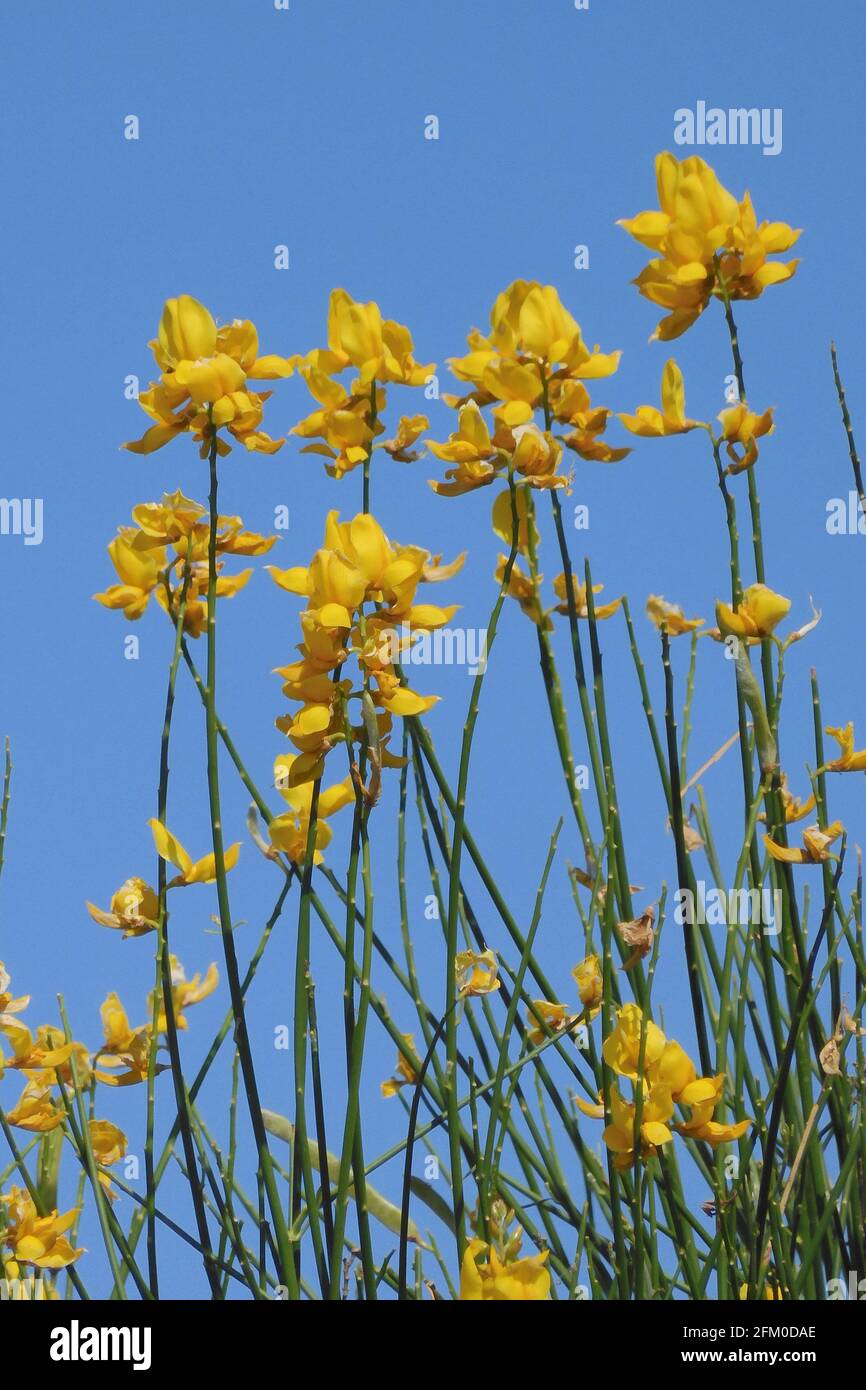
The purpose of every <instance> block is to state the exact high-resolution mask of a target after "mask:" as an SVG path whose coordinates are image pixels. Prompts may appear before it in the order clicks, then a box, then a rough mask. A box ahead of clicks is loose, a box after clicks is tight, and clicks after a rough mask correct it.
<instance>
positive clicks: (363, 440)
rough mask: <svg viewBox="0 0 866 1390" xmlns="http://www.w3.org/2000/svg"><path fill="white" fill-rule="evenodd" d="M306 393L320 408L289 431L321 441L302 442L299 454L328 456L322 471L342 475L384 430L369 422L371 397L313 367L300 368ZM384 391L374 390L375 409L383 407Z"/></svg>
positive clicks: (367, 453) (360, 460)
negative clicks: (343, 384) (307, 390)
mask: <svg viewBox="0 0 866 1390" xmlns="http://www.w3.org/2000/svg"><path fill="white" fill-rule="evenodd" d="M301 375H302V377H303V378H304V380H305V381H306V383H307V387H308V389H309V391H310V394H311V395H312V396H313V397H314V399H315V400H317V401H318V402H319V405H320V407H321V409H319V410H314V411H313V412H312V414H311V415H307V416H305V418H304V419H303V420H299V421H298V423H297V424H296V425H295V426H293V428H292V434H298V435H300V436H301V438H302V439H321V440H322V443H321V444H306V445H305V446H304V448H303V449H302V450H301V453H302V454H321V455H322V456H323V457H324V458H327V459H330V460H331V462H330V463H326V464H325V471H326V472H327V473H328V474H330V476H331V477H332V478H342V477H343V476H344V475H345V474H346V473H350V472H351V471H352V469H353V468H357V466H358V464H359V463H363V462H364V460H365V459H366V458H369V456H370V455H371V453H372V450H373V440H374V438H375V437H376V435H379V434H382V433H383V432H384V426H383V425H382V424H381V423H379V422H378V420H377V421H376V422H375V423H374V422H373V410H372V404H373V403H372V400H371V397H370V394H368V393H367V392H363V393H361V392H359V391H352V392H349V391H347V390H346V388H345V387H344V386H341V384H340V383H339V382H338V381H334V380H333V379H332V378H331V377H329V376H328V375H327V374H326V373H325V372H323V371H320V370H319V369H317V368H315V367H305V368H302V369H301ZM384 405H385V394H384V392H383V391H381V390H377V391H376V410H377V413H378V412H380V411H381V410H382V409H384Z"/></svg>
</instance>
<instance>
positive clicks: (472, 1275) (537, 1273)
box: [460, 1240, 550, 1303]
mask: <svg viewBox="0 0 866 1390" xmlns="http://www.w3.org/2000/svg"><path fill="white" fill-rule="evenodd" d="M547 1255H548V1252H547V1251H546V1250H542V1251H541V1252H540V1254H538V1255H527V1256H524V1258H523V1259H522V1260H510V1261H504V1260H502V1259H501V1258H500V1256H499V1255H498V1254H497V1252H496V1250H495V1249H493V1247H492V1246H489V1245H488V1244H487V1243H486V1242H485V1241H483V1240H470V1241H469V1243H468V1245H467V1246H466V1251H465V1253H464V1256H463V1265H462V1268H461V1270H460V1301H461V1302H464V1303H495V1302H500V1303H520V1302H524V1303H529V1302H532V1303H537V1302H543V1301H544V1300H545V1299H547V1298H549V1297H550V1274H549V1273H548V1271H547V1269H546V1268H545V1262H546V1260H547Z"/></svg>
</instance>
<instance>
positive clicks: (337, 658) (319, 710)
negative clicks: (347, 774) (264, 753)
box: [269, 512, 457, 809]
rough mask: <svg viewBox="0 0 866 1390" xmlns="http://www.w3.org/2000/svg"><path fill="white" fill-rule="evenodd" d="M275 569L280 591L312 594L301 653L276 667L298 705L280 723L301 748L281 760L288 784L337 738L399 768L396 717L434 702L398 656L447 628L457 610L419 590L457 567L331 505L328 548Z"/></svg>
mask: <svg viewBox="0 0 866 1390" xmlns="http://www.w3.org/2000/svg"><path fill="white" fill-rule="evenodd" d="M269 569H270V573H271V577H272V578H273V579H274V581H275V583H277V584H278V585H279V587H280V588H282V589H285V590H286V591H287V592H288V593H292V594H298V595H300V596H301V597H303V598H306V600H307V605H306V608H305V609H304V611H303V612H302V613H301V615H300V622H301V632H302V639H303V640H302V641H301V642H300V644H299V646H298V651H299V652H300V660H298V661H294V662H292V663H290V664H289V665H288V666H284V667H281V668H280V669H279V671H278V674H279V675H280V676H282V678H283V680H284V682H285V684H284V685H283V693H284V694H285V695H286V696H287V697H288V698H289V699H290V700H294V701H297V702H298V703H299V705H300V708H299V709H298V710H296V711H295V712H294V713H292V714H290V715H284V716H281V717H280V718H279V719H278V720H277V727H278V728H279V729H280V730H281V731H282V732H283V733H285V734H287V735H288V736H289V738H290V739H291V741H292V743H293V744H294V745H295V748H296V749H297V750H298V756H297V757H296V758H294V759H293V760H292V762H291V763H287V764H286V765H285V767H286V771H287V782H288V787H289V789H291V788H293V787H297V786H298V785H300V784H301V783H304V782H312V781H315V780H317V779H318V778H320V777H321V775H322V770H323V768H324V761H325V756H326V754H327V753H328V752H329V751H330V750H331V749H332V748H333V747H334V745H335V744H336V743H340V742H348V743H349V744H350V745H351V744H353V743H354V742H355V741H361V739H362V738H363V739H365V740H366V744H367V749H368V756H369V758H370V762H371V765H372V767H373V772H374V774H375V775H378V772H379V771H380V770H381V768H382V767H388V766H399V765H400V761H399V760H398V759H395V758H394V757H393V755H392V754H390V753H389V752H388V749H387V742H388V738H389V736H390V731H391V717H392V716H393V715H398V716H411V715H417V714H423V713H424V712H425V711H426V710H429V709H430V708H431V707H432V706H433V705H434V704H435V703H436V700H437V699H438V697H437V696H435V695H419V694H417V693H416V692H415V691H414V690H411V689H410V688H409V686H408V685H407V684H406V683H405V681H404V680H403V678H402V675H401V674H400V672H399V670H398V669H397V667H398V664H399V657H400V653H401V652H402V651H403V650H404V648H405V646H406V644H407V643H411V642H412V641H413V640H414V636H415V635H416V634H419V633H423V632H430V631H433V630H434V629H436V628H440V627H444V626H445V624H446V623H448V622H449V621H450V619H451V618H452V617H453V615H454V613H456V611H457V608H456V607H451V608H440V607H437V606H436V605H435V604H429V603H417V602H416V601H415V600H416V593H417V589H418V586H419V584H421V583H424V582H430V581H433V580H439V579H443V578H448V577H449V576H450V574H452V573H453V572H454V569H455V566H440V565H439V564H438V561H437V560H433V561H432V562H431V557H430V555H429V553H428V552H427V551H426V550H422V549H420V548H419V547H418V546H413V545H399V544H396V543H392V542H391V541H390V540H389V539H388V537H387V536H386V535H385V532H384V531H383V530H382V528H381V526H380V525H379V523H378V522H377V521H376V520H375V519H374V518H373V517H372V516H370V515H369V514H368V513H360V514H359V515H358V516H356V517H355V518H354V519H353V520H352V521H342V522H341V521H340V519H339V516H338V513H337V512H330V513H329V514H328V518H327V521H326V523H325V538H324V545H323V546H322V548H321V549H320V550H318V551H317V552H316V554H315V556H314V557H313V560H312V561H311V563H310V565H309V566H297V567H295V568H292V569H285V570H279V569H275V568H274V567H273V566H269ZM350 656H354V657H355V658H356V660H357V664H358V668H359V672H360V675H361V686H360V688H359V689H358V690H353V689H352V682H351V680H349V679H347V678H343V677H342V676H341V672H342V670H343V668H344V666H345V663H346V662H347V661H348V660H349V657H350ZM355 698H357V699H359V700H360V702H361V715H362V723H361V724H360V725H358V726H357V727H356V726H353V725H352V724H351V721H350V717H349V712H348V711H349V701H350V700H352V699H355ZM332 809H333V808H332Z"/></svg>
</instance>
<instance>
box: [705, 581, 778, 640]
mask: <svg viewBox="0 0 866 1390" xmlns="http://www.w3.org/2000/svg"><path fill="white" fill-rule="evenodd" d="M790 609H791V600H790V599H789V598H783V597H782V595H781V594H777V593H774V591H773V590H772V589H769V588H768V587H767V585H766V584H751V585H750V586H749V588H748V589H746V591H745V593H744V594H743V597H742V600H741V602H740V603H738V604H737V608H736V612H735V611H734V610H733V609H732V608H730V607H729V606H728V604H726V603H717V604H716V622H717V623H718V625H719V628H720V629H721V631H722V633H724V634H725V635H730V636H734V637H745V638H750V637H757V638H762V637H770V636H771V635H772V633H773V632H774V631H775V629H776V627H777V626H778V625H779V623H780V622H781V621H782V619H783V618H784V617H786V616H787V614H788V613H789V612H790Z"/></svg>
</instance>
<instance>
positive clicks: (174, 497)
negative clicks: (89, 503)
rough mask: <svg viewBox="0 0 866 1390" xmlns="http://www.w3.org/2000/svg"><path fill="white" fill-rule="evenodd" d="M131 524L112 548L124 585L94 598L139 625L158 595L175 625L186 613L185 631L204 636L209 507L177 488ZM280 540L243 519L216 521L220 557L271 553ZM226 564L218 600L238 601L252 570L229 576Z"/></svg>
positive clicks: (145, 505)
mask: <svg viewBox="0 0 866 1390" xmlns="http://www.w3.org/2000/svg"><path fill="white" fill-rule="evenodd" d="M132 520H133V523H134V524H133V525H132V526H122V527H120V529H119V531H118V534H117V535H116V536H115V538H114V540H113V541H112V542H111V543H110V545H109V547H108V553H109V555H110V556H111V562H112V564H113V565H114V568H115V570H116V571H117V576H118V579H119V580H120V583H119V584H112V585H111V586H110V587H109V588H108V589H106V590H105V591H104V592H103V593H100V594H94V596H93V597H94V598H95V599H96V601H97V602H98V603H101V604H102V605H103V607H105V608H111V609H120V610H122V612H123V614H124V616H125V617H126V618H130V619H132V620H133V621H134V620H135V619H137V618H140V617H141V615H142V614H143V613H144V612H145V610H146V608H147V605H148V603H149V602H150V599H151V596H153V597H155V598H156V601H157V603H158V604H159V605H160V607H161V608H163V609H164V610H165V612H167V613H168V614H169V616H170V617H171V619H172V621H177V618H178V616H179V614H180V612H181V609H183V627H184V631H185V632H186V633H187V635H188V636H190V637H200V636H201V634H202V632H203V631H204V627H205V623H206V621H207V587H208V542H209V536H210V527H209V523H208V521H207V514H206V510H205V508H204V507H203V506H202V505H201V503H200V502H194V501H192V499H191V498H189V497H185V496H184V495H183V493H182V492H181V491H179V490H178V491H177V492H172V493H165V494H164V495H163V498H162V501H161V502H142V503H141V504H140V505H139V506H137V507H133V509H132ZM276 541H277V537H276V536H263V535H259V533H258V532H256V531H248V530H246V529H245V527H244V524H243V521H242V520H241V518H240V517H239V516H220V517H218V519H217V530H216V552H217V555H219V556H225V555H234V556H242V557H253V556H257V555H266V554H267V552H268V551H269V550H271V549H272V548H273V546H274V545H275V544H276ZM224 564H225V561H224V560H222V559H220V560H218V561H217V582H216V593H217V598H233V597H234V595H235V594H237V593H239V592H240V590H241V589H243V588H244V587H245V585H246V584H248V583H249V580H250V577H251V576H252V569H244V570H241V571H240V572H239V573H237V574H224V573H223V568H224Z"/></svg>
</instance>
